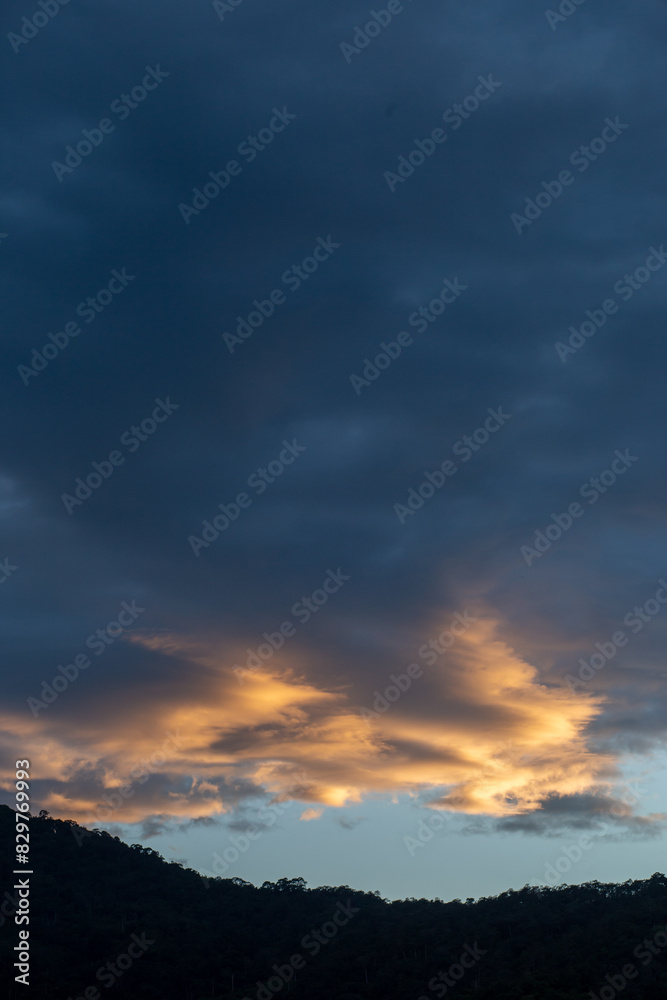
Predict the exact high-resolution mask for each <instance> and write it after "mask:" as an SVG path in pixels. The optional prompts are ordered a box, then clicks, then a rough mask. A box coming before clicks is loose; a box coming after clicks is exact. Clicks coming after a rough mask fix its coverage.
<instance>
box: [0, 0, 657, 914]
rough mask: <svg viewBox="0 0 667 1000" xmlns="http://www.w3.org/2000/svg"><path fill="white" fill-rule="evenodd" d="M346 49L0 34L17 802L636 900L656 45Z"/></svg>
mask: <svg viewBox="0 0 667 1000" xmlns="http://www.w3.org/2000/svg"><path fill="white" fill-rule="evenodd" d="M369 10H370V8H368V7H367V5H364V4H359V3H355V2H351V0H340V2H338V3H336V4H335V5H326V4H325V5H314V4H306V3H304V2H302V0H285V2H283V3H281V4H279V5H277V4H268V3H267V2H266V0H241V2H240V3H237V4H236V5H235V6H234V5H232V4H231V3H230V4H225V3H220V2H218V3H216V4H215V5H213V4H211V3H208V2H200V3H196V4H187V5H186V4H183V3H180V4H177V3H174V2H164V3H161V4H159V5H158V4H136V3H128V2H123V0H114V2H113V3H110V2H104V0H97V2H87V0H75V2H74V3H71V4H66V5H65V6H63V7H62V8H60V7H57V0H45V3H44V4H43V5H42V7H40V6H39V5H37V4H36V3H35V4H34V5H32V4H30V3H25V2H22V3H21V4H20V5H19V7H16V8H12V9H11V10H7V11H5V12H4V14H3V24H4V33H5V37H6V39H7V41H6V45H5V52H4V57H3V59H2V61H1V64H2V72H3V76H4V80H5V84H6V92H7V93H8V94H11V95H12V97H11V100H10V101H8V102H6V108H5V117H4V124H3V126H2V129H1V131H0V139H1V142H2V157H1V158H0V163H1V167H0V171H1V175H2V197H1V201H0V229H1V230H2V237H1V238H0V254H2V257H3V264H4V268H3V271H2V274H3V278H2V280H3V302H4V321H3V334H4V342H5V355H4V356H5V363H4V365H3V367H2V371H1V377H2V380H3V387H2V388H3V391H2V395H1V397H0V398H1V400H2V407H3V410H4V413H3V418H4V419H3V424H4V427H5V435H4V445H5V446H4V449H3V456H2V467H1V468H0V511H1V513H2V551H0V559H2V558H4V559H5V562H4V564H2V565H3V566H4V569H0V573H1V574H2V577H3V580H4V582H3V583H2V587H1V592H0V601H1V602H2V619H3V625H4V631H5V637H4V642H3V649H4V656H3V664H4V669H3V673H2V685H3V706H4V707H3V719H2V727H1V728H2V735H1V736H0V748H1V750H2V756H3V760H4V771H5V775H6V782H7V783H6V785H5V787H6V788H8V789H9V787H10V786H9V784H8V782H9V778H10V776H11V772H12V769H13V762H14V760H15V759H17V758H23V757H30V758H31V760H32V762H33V764H32V767H33V778H34V779H35V780H34V786H33V793H34V796H35V800H36V805H38V806H39V807H40V808H41V807H46V808H48V809H49V810H50V811H51V812H53V813H54V814H56V815H59V816H62V817H71V818H75V819H77V820H79V821H81V822H87V823H89V824H96V825H102V824H104V825H106V826H108V827H110V828H113V829H118V830H120V831H121V832H123V834H124V835H126V836H128V837H131V838H132V839H133V840H137V839H142V838H146V837H150V836H156V837H159V838H160V841H161V840H162V839H163V838H165V837H166V838H167V840H168V841H169V843H172V842H173V841H174V840H176V839H178V848H179V850H180V851H181V852H182V853H184V855H187V856H188V857H189V859H190V863H193V864H194V863H195V861H196V863H197V865H198V866H199V867H206V868H209V869H210V868H211V864H212V862H211V861H210V857H211V852H212V851H216V850H219V848H218V847H216V844H219V845H227V844H228V839H227V838H228V837H229V836H230V835H231V834H232V833H233V832H234V831H237V833H236V834H234V835H238V834H240V833H242V832H243V831H244V830H245V831H247V830H248V829H250V830H255V831H257V830H261V831H265V832H266V834H267V835H266V837H263V838H262V841H261V843H262V847H261V849H260V847H259V846H257V848H256V853H255V854H254V855H253V856H254V857H259V856H260V854H261V855H262V857H263V861H262V865H263V867H261V877H266V878H272V877H276V878H277V877H280V876H282V875H283V874H290V875H296V874H305V871H304V870H302V867H303V866H306V865H307V866H308V867H309V870H308V873H307V874H308V877H309V881H310V882H311V883H312V882H318V881H329V882H336V881H339V880H340V881H344V880H345V879H346V878H347V877H348V875H349V873H350V871H351V872H352V874H353V875H354V877H355V878H356V880H357V881H356V884H360V883H361V882H362V880H363V875H362V872H363V870H364V859H366V861H367V862H368V864H371V863H372V859H373V857H375V856H379V855H382V856H384V855H383V854H382V852H383V850H384V847H383V848H382V849H381V850H379V849H378V844H384V845H385V846H386V844H387V843H389V840H387V838H393V840H391V843H394V841H396V843H397V844H399V846H400V852H401V853H400V860H399V861H397V862H396V863H394V861H392V860H391V859H390V858H389V856H387V861H386V867H385V868H384V869H383V870H378V872H377V876H376V878H375V881H374V883H373V885H372V887H373V888H375V887H379V888H381V889H382V890H383V891H385V892H387V893H388V894H392V893H394V892H395V893H399V892H400V893H403V894H405V895H411V894H413V893H412V891H411V886H412V884H413V881H414V883H415V884H419V887H420V891H422V892H423V893H424V894H432V895H435V894H438V895H441V896H443V897H445V896H447V894H448V886H449V883H448V882H447V881H446V879H445V882H444V883H443V882H442V880H441V875H442V870H441V867H438V866H439V865H441V862H442V855H441V854H437V851H442V850H446V851H447V857H448V864H449V865H450V866H451V860H452V857H457V858H459V860H460V865H459V866H458V867H457V878H459V879H460V882H459V883H457V886H456V889H457V892H458V894H460V895H463V896H466V895H470V894H476V893H478V892H483V891H485V890H486V889H488V888H489V886H490V885H493V887H494V888H496V887H497V888H502V887H504V884H505V883H504V882H503V881H502V878H500V875H499V874H498V873H497V872H495V873H489V872H487V873H486V874H483V875H482V876H480V868H479V858H480V857H482V856H485V854H486V853H488V851H489V849H490V847H492V846H493V847H494V848H495V849H496V850H497V851H500V852H503V851H508V852H509V854H508V858H509V860H508V861H507V866H508V867H507V871H508V872H509V873H510V874H509V875H508V879H509V880H511V881H512V882H513V884H521V883H522V882H524V881H528V880H529V878H531V877H532V876H533V875H535V876H539V874H540V873H541V871H542V869H543V868H544V866H545V864H546V863H547V862H549V861H550V860H551V859H552V855H554V851H555V850H556V848H555V847H554V841H553V839H552V838H554V837H560V838H561V840H562V838H566V839H565V840H564V841H563V843H576V842H577V838H579V837H581V836H584V835H591V836H593V837H595V838H597V840H599V841H600V843H601V844H603V847H602V848H601V849H600V851H599V852H598V853H597V855H596V856H598V857H600V858H602V857H603V856H604V857H608V858H609V859H611V860H610V861H609V866H610V867H609V869H607V868H605V874H606V875H609V876H610V877H615V878H618V879H621V880H622V879H624V878H625V877H628V875H629V874H633V875H634V874H637V875H645V874H650V873H651V871H653V870H655V867H656V864H655V860H654V858H653V856H652V855H650V853H649V855H647V856H648V857H650V860H649V861H647V864H648V865H649V867H650V869H651V871H648V869H647V871H646V872H643V870H642V869H641V857H642V854H641V851H649V847H650V851H653V849H654V847H655V845H656V844H657V843H658V842H659V841H658V838H660V837H662V833H663V823H664V819H665V818H666V814H667V808H666V803H665V794H667V793H665V792H664V790H663V791H661V790H660V788H661V786H660V775H661V773H662V768H663V766H664V765H663V763H662V760H663V758H662V751H663V745H664V739H665V726H666V723H667V702H666V698H665V693H666V689H665V676H666V674H665V668H664V661H663V653H662V650H663V647H664V643H663V636H664V632H665V619H666V618H667V616H666V615H665V612H664V609H665V607H666V606H667V605H664V604H663V603H662V600H663V598H664V600H666V601H667V588H666V589H664V590H663V583H662V580H663V578H664V577H665V576H666V574H667V561H666V559H665V554H666V553H665V543H664V540H663V534H664V524H665V504H664V493H665V466H664V461H663V450H664V447H663V439H664V422H665V409H666V404H665V393H664V385H663V383H664V365H665V341H664V329H665V319H664V305H663V302H664V294H665V293H664V289H665V279H666V275H667V267H665V265H666V264H667V251H666V249H665V241H667V228H666V225H667V223H666V221H665V218H664V177H663V174H664V169H663V162H664V153H665V141H666V140H665V135H664V128H663V122H664V113H665V98H664V95H663V94H662V91H661V86H660V81H661V79H662V64H663V61H664V49H665V42H666V41H667V9H666V8H665V5H664V4H663V3H658V2H657V0H638V2H637V3H635V4H633V5H632V6H631V7H628V5H627V4H624V3H621V2H615V0H608V2H606V3H605V4H604V5H602V4H601V3H600V2H599V0H586V2H584V3H581V4H579V5H575V4H574V3H572V4H570V3H569V2H567V0H566V2H565V3H561V4H560V7H559V6H558V5H556V6H555V7H553V8H551V9H550V10H549V9H546V10H543V9H542V8H540V7H536V6H535V4H534V3H531V2H528V0H502V2H501V0H497V2H495V0H484V2H481V3H477V4H470V3H466V2H464V0H450V2H448V3H447V4H441V3H436V2H435V0H408V2H405V3H404V4H400V3H397V2H395V0H392V3H391V4H390V5H389V6H388V7H387V5H383V6H377V7H375V8H373V10H374V11H375V14H372V13H369ZM568 11H571V13H568ZM60 668H62V669H60ZM55 678H57V680H56V681H55V683H54V679H55ZM45 685H46V686H45ZM170 734H172V736H173V734H175V736H174V738H173V739H172V741H171V742H168V741H169V739H170ZM165 741H167V745H166V749H164V750H163V749H161V748H162V747H163V746H164V745H165ZM156 755H157V758H160V759H159V760H158V759H157V758H156V759H155V760H153V757H155V756H156ZM162 757H164V760H162V759H161V758H162ZM141 761H148V762H149V763H148V764H147V765H146V764H141ZM142 768H143V770H142ZM637 776H641V780H643V781H645V782H647V783H648V784H647V785H646V787H647V788H651V789H652V791H650V792H649V791H646V792H643V793H642V794H641V795H639V796H636V797H635V800H634V801H626V800H628V798H629V796H628V794H627V786H626V784H625V783H626V782H627V781H629V780H634V779H635V778H636V777H637ZM656 782H657V784H656ZM6 795H7V796H8V795H9V792H7V793H6ZM105 796H106V798H105ZM7 801H9V799H7ZM287 802H293V803H294V804H293V806H292V811H291V812H289V813H286V814H285V816H283V815H282V813H280V814H271V813H269V814H267V813H266V812H265V811H264V812H263V813H262V812H259V811H258V810H262V809H264V810H266V808H267V805H270V804H271V803H273V804H274V805H278V806H281V805H284V804H286V803H287ZM109 803H111V804H109ZM392 803H394V805H393V806H392ZM105 808H107V809H108V810H109V811H108V812H107V813H104V811H102V812H100V809H102V810H104V809H105ZM392 808H393V809H395V810H396V811H395V812H393V813H392V812H391V809H392ZM389 815H391V816H392V817H393V818H392V819H389V820H388V819H387V816H389ZM267 816H268V818H267ZM271 816H273V817H274V818H273V819H271V821H270V822H269V819H270V818H271ZM396 816H399V817H402V818H401V819H399V820H398V821H397V820H396V818H395V817H396ZM434 816H435V817H436V818H443V817H444V819H445V821H446V823H445V826H444V827H443V828H442V829H441V830H440V829H439V830H438V843H439V845H440V846H439V847H438V848H437V849H436V850H435V851H434V850H432V849H431V857H432V858H433V861H432V862H431V864H432V865H433V870H431V868H430V867H427V869H425V871H427V875H426V876H424V877H425V878H426V882H425V883H424V882H423V881H422V882H420V879H422V876H418V875H417V874H416V868H415V864H414V858H413V857H412V855H411V854H410V851H409V850H407V849H404V848H403V846H402V838H404V837H405V836H409V835H411V829H412V826H411V824H412V825H414V826H415V827H416V826H417V824H418V823H419V822H420V821H430V820H431V819H432V818H433V817H434ZM289 817H296V824H297V826H298V836H297V834H296V833H294V831H293V832H292V834H290V838H291V839H290V840H289V843H293V844H294V845H296V844H297V843H298V844H300V847H299V848H298V850H297V848H296V847H295V848H294V851H293V852H292V853H290V850H289V844H288V841H287V840H286V839H285V838H286V837H287V833H286V831H287V829H288V826H289V823H291V822H292V820H291V819H289ZM299 817H301V820H302V821H305V822H301V823H300V822H299V819H298V818H299ZM133 824H140V825H139V826H134V825H133ZM253 824H254V825H253ZM292 825H294V824H293V823H292ZM390 830H391V831H392V832H391V833H390V832H389V831H390ZM448 831H451V839H450V840H448ZM204 836H205V838H206V839H205V841H204V840H202V839H201V838H202V837H204ZM170 837H171V839H169V838H170ZM281 837H282V840H281ZM567 838H570V839H569V840H568V839H567ZM650 838H653V844H652V845H650V844H649V843H648V841H649V839H650ZM596 842H597V841H596ZM603 842H604V843H603ZM258 843H259V842H258ZM559 843H560V842H559ZM616 843H622V844H624V845H625V846H626V847H627V848H628V850H630V845H633V846H632V851H635V850H636V851H637V852H639V853H637V854H633V855H632V858H633V860H632V864H633V865H635V868H633V871H632V872H626V871H625V870H624V868H623V861H622V856H621V855H620V854H618V855H614V854H613V852H612V854H609V855H607V854H605V853H604V851H605V850H606V846H605V845H613V844H616ZM281 845H282V846H281ZM331 845H334V846H331ZM442 845H445V847H442ZM447 845H448V846H447ZM332 851H333V852H334V854H333V855H332V853H331V852H332ZM165 853H168V852H165ZM242 853H243V852H242ZM529 855H530V862H529V863H528V862H526V865H524V866H523V867H522V860H521V859H522V858H524V857H526V858H527V857H528V856H529ZM332 856H335V857H337V858H340V861H339V862H337V863H336V864H334V865H333V868H332V865H331V863H330V860H331V857H332ZM555 856H556V855H554V857H555ZM591 856H592V855H591ZM250 857H251V855H250V854H248V859H247V860H248V864H247V865H246V867H245V868H244V862H243V861H242V860H239V861H238V863H237V864H236V867H235V870H234V874H240V875H247V877H251V875H254V874H255V869H254V868H253V863H252V862H251V861H250ZM325 857H326V858H327V859H329V860H327V862H326V863H325V862H324V861H323V859H324V858H325ZM306 858H307V859H310V860H308V861H305V860H304V861H303V866H302V867H300V865H301V862H302V859H306ZM207 859H208V862H207ZM272 859H273V860H272ZM318 859H319V861H318ZM606 863H607V862H605V864H606ZM337 865H338V867H337ZM290 866H291V870H290V871H289V872H286V871H285V870H284V869H286V868H287V867H290ZM350 866H351V867H350ZM411 866H412V867H411ZM637 866H639V868H637ZM273 867H275V868H276V870H275V871H273ZM528 868H529V869H530V870H528ZM278 869H280V870H278ZM257 871H258V872H259V868H258V869H257ZM432 871H437V872H438V879H439V881H438V882H437V886H436V885H435V883H434V885H433V887H432V888H431V889H430V890H429V889H428V885H429V884H430V883H429V882H428V878H429V877H430V876H431V875H432ZM580 871H581V876H580V875H579V874H577V872H572V874H571V876H570V877H571V878H572V879H574V880H577V879H578V878H579V877H582V878H583V877H587V876H588V875H589V874H591V872H590V871H589V870H588V869H587V870H586V872H584V869H583V867H582V868H581V870H580ZM591 871H592V874H596V870H595V869H594V868H593V869H592V870H591ZM230 874H231V873H230ZM374 874H375V872H374ZM338 875H340V878H338ZM258 877H259V875H258ZM350 877H351V876H350ZM442 878H444V876H442ZM499 879H500V884H498V880H499ZM467 882H469V884H470V890H469V891H466V884H467ZM459 889H460V892H459ZM452 894H454V893H453V892H452Z"/></svg>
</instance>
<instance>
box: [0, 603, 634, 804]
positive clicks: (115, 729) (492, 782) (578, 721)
mask: <svg viewBox="0 0 667 1000" xmlns="http://www.w3.org/2000/svg"><path fill="white" fill-rule="evenodd" d="M431 634H432V633H431ZM133 642H134V644H135V646H137V645H138V646H139V647H140V648H141V649H144V650H150V651H151V652H152V653H153V654H155V655H159V656H160V657H161V658H162V659H163V660H165V659H166V660H167V661H171V660H174V659H176V660H177V661H178V664H179V670H178V671H177V672H175V673H173V674H172V675H170V679H169V678H167V677H165V678H163V681H162V682H161V683H160V684H159V685H158V686H157V687H155V686H151V685H148V684H146V683H145V682H144V681H142V680H141V678H137V679H136V681H134V682H133V683H132V682H129V686H130V690H126V691H124V692H123V693H122V698H121V695H120V694H119V693H118V691H117V690H115V689H114V692H115V693H114V694H113V695H110V696H109V698H98V699H96V700H95V702H92V701H91V703H90V705H89V711H88V712H82V711H81V709H80V708H78V710H77V715H76V726H75V728H72V719H71V717H68V716H67V715H66V714H64V712H63V711H60V712H59V711H57V710H56V709H55V708H54V709H51V710H49V711H46V712H44V713H43V714H42V715H40V717H39V718H38V719H37V720H35V721H33V720H32V719H30V717H29V716H22V717H21V718H17V717H16V716H14V715H5V716H4V717H3V718H2V720H1V722H2V736H1V739H2V742H3V743H4V744H5V746H6V747H15V746H17V745H19V743H20V744H22V745H26V744H27V743H29V744H30V746H31V748H32V755H33V757H34V769H33V778H34V779H36V788H37V789H38V790H39V793H40V795H41V800H42V801H41V802H40V805H41V806H43V807H45V808H47V809H49V810H50V811H51V812H53V813H54V814H56V815H60V816H64V817H71V818H74V819H77V820H79V821H81V822H90V821H91V820H92V819H97V820H99V821H101V820H103V819H105V818H110V815H109V814H108V810H109V809H110V810H111V814H112V815H113V820H114V821H115V822H119V821H122V822H136V821H138V820H143V819H145V818H146V817H147V816H153V815H165V816H173V817H182V818H187V817H210V816H213V815H215V814H219V813H223V812H229V811H230V810H232V809H234V808H235V806H236V805H237V804H238V803H239V802H240V801H242V800H243V799H244V798H247V797H250V796H252V795H258V794H260V793H264V794H269V795H271V796H272V797H273V798H274V799H275V800H276V801H285V800H287V799H297V800H299V801H301V802H304V803H309V804H310V805H311V807H310V808H308V809H306V811H305V812H304V813H303V815H302V817H301V818H302V819H304V820H309V819H315V818H317V817H319V815H321V812H322V808H323V807H324V806H337V807H342V806H345V805H347V804H350V803H356V802H359V801H361V800H362V799H363V798H364V796H368V795H372V794H406V793H407V794H411V795H420V796H422V797H423V796H424V795H426V797H427V798H428V799H429V802H430V804H431V806H432V807H433V808H444V809H448V810H452V811H457V812H462V813H469V814H485V815H490V816H496V817H503V816H511V815H516V814H521V813H526V812H529V811H531V810H535V809H539V808H540V803H541V802H543V801H544V800H545V799H546V798H548V797H549V796H550V795H554V794H556V795H561V796H566V795H570V796H571V795H578V794H582V793H585V792H590V791H591V790H592V789H594V788H597V787H600V786H602V785H605V783H607V784H608V783H609V782H610V781H611V780H612V779H613V778H614V775H615V773H616V761H615V760H614V759H613V758H612V757H610V756H601V755H600V754H596V753H594V752H593V751H592V750H591V748H590V746H589V745H588V742H587V737H586V727H587V724H588V723H589V722H590V721H591V720H592V719H593V718H594V717H595V716H596V714H597V713H598V712H599V711H600V708H601V701H600V699H596V698H594V697H590V696H589V697H581V696H574V695H572V694H571V693H570V692H569V690H567V689H563V688H558V687H553V686H551V687H547V686H546V685H545V684H543V683H540V680H539V677H538V673H537V670H536V669H535V668H534V667H532V666H531V665H530V664H528V663H526V662H524V661H523V660H522V659H521V658H520V657H519V656H517V654H516V653H515V652H514V651H513V650H512V649H511V648H510V647H509V646H508V645H507V644H506V643H505V642H503V641H500V640H499V639H498V638H497V623H496V622H494V621H493V620H490V619H488V618H487V619H486V620H485V619H481V620H479V621H478V622H477V623H476V624H475V625H473V626H471V627H470V628H469V630H468V631H467V632H466V633H465V634H463V635H462V636H461V637H460V638H459V639H458V640H457V642H456V644H455V645H454V646H453V647H452V648H451V649H450V650H448V651H447V652H446V653H445V654H443V655H442V656H440V657H439V658H438V662H436V663H435V664H434V665H433V666H427V665H425V664H424V665H423V667H422V670H423V673H422V676H421V677H418V678H415V679H414V680H413V682H412V684H411V686H410V688H409V690H406V691H405V692H404V693H403V694H402V695H401V696H400V698H398V699H397V700H396V701H394V702H393V703H392V704H390V705H389V707H388V709H387V710H386V711H384V712H378V713H376V714H375V716H374V717H373V718H371V719H370V720H368V719H367V718H364V717H363V715H362V712H361V711H360V707H361V706H362V705H363V704H364V703H365V701H364V699H366V700H367V699H368V682H367V681H366V682H365V684H364V693H363V694H362V692H361V691H360V690H359V688H358V687H357V686H355V684H354V683H353V682H352V679H351V678H348V679H347V682H346V683H345V684H342V683H341V684H338V685H332V684H327V683H325V682H324V681H323V680H322V677H321V674H320V673H318V671H317V670H316V669H315V668H312V669H311V668H310V666H309V662H308V657H307V656H306V654H305V653H304V652H303V650H301V651H296V652H294V651H292V653H291V655H290V656H289V658H288V657H287V656H286V655H285V656H284V657H283V658H282V659H281V658H279V656H276V657H275V660H273V661H272V662H271V664H270V665H267V666H266V667H265V669H262V670H258V671H256V672H254V673H252V674H248V675H246V676H245V678H244V681H243V683H239V682H238V678H237V676H235V674H234V672H233V664H234V659H235V654H236V653H237V652H238V651H237V650H235V649H228V648H225V646H224V645H221V646H219V647H218V646H217V645H216V644H215V643H212V642H206V643H204V642H195V641H193V640H192V639H184V638H181V637H179V636H174V635H171V636H164V635H157V636H149V635H140V634H138V635H135V636H134V639H133ZM184 669H185V671H186V675H185V679H184V675H183V670H184ZM392 669H394V670H395V668H392V667H391V666H390V667H389V669H388V670H387V676H386V678H384V679H381V680H379V681H378V679H377V677H376V678H375V679H374V681H373V683H375V684H376V685H377V690H380V691H382V689H383V686H385V685H386V684H387V683H388V675H389V674H390V673H391V671H392ZM399 672H400V671H399ZM340 676H341V677H344V676H345V675H344V672H342V671H341V673H340ZM65 707H67V706H65ZM366 714H368V713H366ZM105 796H106V798H105Z"/></svg>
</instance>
